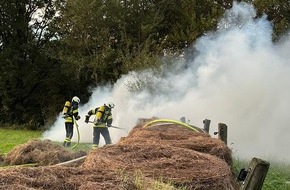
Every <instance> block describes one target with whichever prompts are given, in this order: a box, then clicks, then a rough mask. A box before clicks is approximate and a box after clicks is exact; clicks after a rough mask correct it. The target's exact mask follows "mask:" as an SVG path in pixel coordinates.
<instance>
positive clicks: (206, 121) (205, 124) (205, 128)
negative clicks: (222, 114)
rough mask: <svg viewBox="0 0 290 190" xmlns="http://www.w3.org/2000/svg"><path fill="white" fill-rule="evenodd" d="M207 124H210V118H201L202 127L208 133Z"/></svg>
mask: <svg viewBox="0 0 290 190" xmlns="http://www.w3.org/2000/svg"><path fill="white" fill-rule="evenodd" d="M209 126H210V120H209V119H205V120H203V129H204V130H205V131H206V132H207V133H209Z"/></svg>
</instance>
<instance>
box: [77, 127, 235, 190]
mask: <svg viewBox="0 0 290 190" xmlns="http://www.w3.org/2000/svg"><path fill="white" fill-rule="evenodd" d="M230 163H231V152H230V149H228V148H227V146H226V145H225V144H224V143H223V142H221V141H220V140H217V139H212V138H210V136H209V135H207V134H202V133H194V132H193V131H192V130H190V129H186V128H182V127H179V126H177V125H166V126H156V127H150V128H142V126H136V127H135V128H134V129H133V130H132V131H131V132H130V134H129V135H128V136H127V137H126V138H122V139H121V140H120V141H119V143H117V144H116V145H107V146H104V147H102V148H100V149H97V150H95V151H93V152H91V153H90V154H89V155H88V157H87V158H86V160H85V162H84V163H83V165H82V167H83V168H86V169H93V168H111V169H114V170H120V169H121V170H126V171H129V172H134V171H136V170H137V171H139V170H140V171H141V172H142V173H143V174H144V175H145V176H146V177H149V178H160V179H162V181H164V182H168V181H170V182H172V183H174V185H175V186H177V187H182V186H187V187H189V188H190V189H196V190H203V189H204V190H208V189H227V190H232V189H237V184H236V182H235V177H234V175H233V172H232V170H231V165H230Z"/></svg>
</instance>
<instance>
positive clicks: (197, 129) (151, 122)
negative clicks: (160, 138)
mask: <svg viewBox="0 0 290 190" xmlns="http://www.w3.org/2000/svg"><path fill="white" fill-rule="evenodd" d="M153 123H175V124H178V125H181V126H183V127H186V128H189V129H191V130H193V131H195V132H203V130H202V129H199V128H198V127H195V126H191V125H188V124H186V123H183V122H180V121H177V120H171V119H156V120H152V121H150V122H148V123H146V124H145V125H144V126H143V127H144V128H146V127H149V125H151V124H153Z"/></svg>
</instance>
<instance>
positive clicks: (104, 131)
mask: <svg viewBox="0 0 290 190" xmlns="http://www.w3.org/2000/svg"><path fill="white" fill-rule="evenodd" d="M100 135H102V136H103V137H104V139H105V143H106V144H112V141H111V137H110V132H109V129H108V127H94V131H93V136H94V137H93V145H94V146H98V145H99V141H100Z"/></svg>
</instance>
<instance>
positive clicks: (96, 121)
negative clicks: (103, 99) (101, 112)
mask: <svg viewBox="0 0 290 190" xmlns="http://www.w3.org/2000/svg"><path fill="white" fill-rule="evenodd" d="M94 124H95V125H100V124H102V122H101V121H100V119H97V120H95V121H94Z"/></svg>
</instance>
